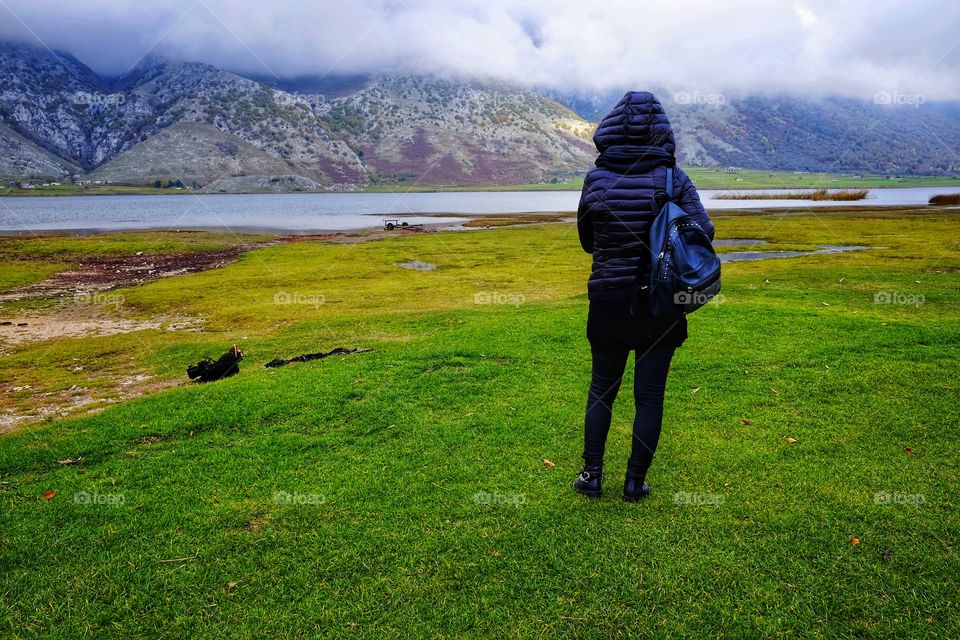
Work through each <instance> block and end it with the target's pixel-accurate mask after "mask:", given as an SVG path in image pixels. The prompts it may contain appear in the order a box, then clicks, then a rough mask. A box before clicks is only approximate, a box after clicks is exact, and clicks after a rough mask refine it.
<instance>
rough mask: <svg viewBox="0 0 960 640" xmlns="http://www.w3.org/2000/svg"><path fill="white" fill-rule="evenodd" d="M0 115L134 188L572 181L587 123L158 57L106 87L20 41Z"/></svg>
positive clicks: (498, 105)
mask: <svg viewBox="0 0 960 640" xmlns="http://www.w3.org/2000/svg"><path fill="white" fill-rule="evenodd" d="M0 117H2V121H3V122H4V123H6V124H7V125H8V127H9V129H10V130H13V131H14V132H16V133H17V134H19V135H20V136H22V137H23V138H26V139H29V140H30V141H32V142H33V143H35V144H36V145H37V146H39V147H42V148H43V149H45V150H47V151H49V152H50V153H51V154H54V155H55V156H57V157H59V158H61V159H63V160H64V161H66V162H68V163H71V164H74V165H76V166H78V167H80V168H82V169H83V170H85V171H88V172H90V173H89V175H87V176H86V178H87V179H94V180H110V181H113V182H125V183H133V184H142V183H144V182H152V181H154V180H156V179H163V180H169V179H180V180H182V181H183V182H184V183H187V184H191V183H197V184H198V185H206V184H209V183H211V182H213V181H216V180H220V179H233V178H238V177H243V176H276V175H291V176H300V177H303V178H306V179H307V180H308V181H313V182H316V183H319V184H321V185H324V186H327V187H343V186H344V185H362V184H366V183H370V182H374V183H378V182H397V183H413V182H419V183H426V184H436V183H446V184H450V183H458V184H500V183H502V184H510V183H521V182H531V181H538V180H549V179H551V178H555V177H567V176H572V175H575V174H576V173H579V172H581V171H582V170H583V169H584V168H585V167H586V166H588V165H589V163H590V161H591V158H592V147H591V145H590V144H589V135H590V133H591V130H592V127H591V125H590V124H589V123H587V122H585V121H584V120H582V119H581V118H579V117H578V116H576V115H575V114H574V113H573V112H572V111H570V110H569V109H567V108H566V107H562V106H560V105H559V104H557V103H555V102H553V101H551V100H549V99H547V98H544V97H542V96H539V95H537V94H535V93H532V92H529V91H524V90H521V89H516V88H510V87H504V86H499V85H493V84H491V85H487V86H479V85H476V84H473V85H471V84H466V83H459V82H451V81H441V80H426V79H422V78H374V79H365V80H363V81H362V82H358V83H355V84H354V86H351V87H350V91H349V92H348V93H347V94H346V95H338V96H330V97H328V96H326V95H324V94H315V93H306V92H304V91H299V90H283V89H281V88H276V87H271V86H268V85H267V84H265V83H262V82H259V81H257V80H251V79H249V78H244V77H241V76H238V75H236V74H233V73H229V72H226V71H222V70H219V69H216V68H214V67H211V66H209V65H204V64H199V63H181V64H170V63H167V62H165V61H162V60H156V59H150V60H145V61H144V62H142V63H141V64H140V65H139V66H138V67H137V68H135V69H133V70H131V71H130V72H128V73H127V74H125V75H124V76H122V77H121V78H119V79H117V80H115V81H112V82H108V81H106V80H104V79H101V78H99V77H97V76H96V74H94V73H93V72H92V71H91V70H89V69H87V68H86V67H84V66H83V65H82V64H81V63H80V62H78V61H77V60H75V59H74V58H72V57H70V56H68V55H66V54H61V53H52V52H49V51H46V50H41V49H36V48H32V47H28V46H25V45H0ZM0 135H2V136H4V137H5V138H6V137H7V136H6V134H4V133H3V132H2V131H0ZM6 144H7V146H11V143H6ZM19 164H21V165H23V166H25V167H31V166H33V165H31V164H29V163H27V162H26V161H21V162H20V163H19ZM45 171H47V169H43V168H39V169H37V170H36V171H35V172H34V173H27V174H25V177H26V176H29V175H43V176H46V173H44V172H45ZM55 173H56V174H57V175H60V174H61V173H62V172H59V171H57V172H55ZM227 182H228V183H229V184H235V183H236V181H235V180H228V181H227Z"/></svg>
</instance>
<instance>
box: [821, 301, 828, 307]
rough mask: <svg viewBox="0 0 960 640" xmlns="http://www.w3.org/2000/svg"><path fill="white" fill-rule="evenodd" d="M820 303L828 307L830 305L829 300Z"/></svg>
mask: <svg viewBox="0 0 960 640" xmlns="http://www.w3.org/2000/svg"><path fill="white" fill-rule="evenodd" d="M820 304H822V305H823V306H825V307H829V306H830V303H829V302H821V303H820Z"/></svg>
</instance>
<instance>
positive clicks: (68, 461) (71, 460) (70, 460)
mask: <svg viewBox="0 0 960 640" xmlns="http://www.w3.org/2000/svg"><path fill="white" fill-rule="evenodd" d="M81 460H83V458H64V459H63V460H57V464H79V462H80V461H81Z"/></svg>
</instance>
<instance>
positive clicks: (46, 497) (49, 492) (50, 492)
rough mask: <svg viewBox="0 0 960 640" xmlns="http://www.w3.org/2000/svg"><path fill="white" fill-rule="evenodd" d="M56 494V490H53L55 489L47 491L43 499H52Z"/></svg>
mask: <svg viewBox="0 0 960 640" xmlns="http://www.w3.org/2000/svg"><path fill="white" fill-rule="evenodd" d="M55 495H57V494H56V493H55V492H53V491H47V492H46V493H44V494H43V499H44V500H50V499H52V498H53V497H54V496H55Z"/></svg>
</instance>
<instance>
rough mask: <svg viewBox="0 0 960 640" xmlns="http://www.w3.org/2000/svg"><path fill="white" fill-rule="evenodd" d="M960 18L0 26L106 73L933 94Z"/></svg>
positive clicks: (210, 17) (342, 12)
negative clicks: (210, 71) (172, 60)
mask: <svg viewBox="0 0 960 640" xmlns="http://www.w3.org/2000/svg"><path fill="white" fill-rule="evenodd" d="M11 12H12V13H13V14H15V15H16V16H17V18H19V19H15V18H14V17H13V16H12V15H11ZM4 14H5V15H4ZM21 21H22V23H21ZM24 25H26V26H24ZM958 26H960V3H957V2H955V1H954V0H915V1H914V2H910V3H904V2H898V1H896V0H848V1H846V2H842V3H838V2H835V1H833V0H803V1H799V0H798V1H791V0H727V1H726V2H722V3H721V2H715V1H713V0H674V1H672V2H670V3H664V2H660V3H645V2H644V3H641V2H637V1H636V0H606V1H605V2H602V3H588V2H583V1H582V0H527V1H526V2H508V1H507V0H486V1H484V0H448V1H440V0H436V1H431V0H354V1H350V2H342V1H337V2H334V1H330V0H323V1H316V0H314V1H312V2H311V1H308V0H271V1H270V2H262V1H260V0H257V1H252V0H163V1H160V0H139V1H138V2H137V3H129V2H125V1H121V0H87V1H86V2H83V3H79V2H76V0H6V1H5V2H4V3H0V37H5V38H11V37H16V38H19V39H28V40H30V39H34V34H35V35H36V36H37V37H39V38H40V39H42V40H43V41H44V42H45V43H47V44H48V45H49V46H51V47H56V48H62V49H65V50H68V51H71V52H73V53H74V54H75V55H77V56H78V57H79V58H80V59H81V60H84V61H85V62H87V63H88V64H90V65H91V66H93V67H94V68H95V69H97V70H99V71H106V72H110V73H119V72H122V71H124V70H125V69H126V68H128V67H129V66H130V65H132V64H134V63H135V62H136V60H137V59H138V58H139V57H140V56H141V55H142V54H143V53H145V52H146V51H147V50H152V51H154V52H155V53H159V54H163V55H167V56H172V57H176V58H185V59H196V60H202V61H206V62H210V63H211V64H215V65H218V66H221V67H225V68H231V69H235V70H238V71H242V72H248V73H257V74H262V75H270V74H278V75H281V76H291V75H300V74H325V73H329V74H345V73H381V72H386V73H391V72H436V73H455V74H460V75H466V76H468V77H469V76H473V77H496V78H502V79H506V80H510V81H514V82H520V83H526V84H537V85H544V86H549V87H554V88H559V89H595V90H605V89H614V88H625V87H633V88H639V87H644V86H655V85H657V86H664V87H667V88H669V89H672V90H690V91H705V92H706V91H711V92H716V91H728V92H741V91H742V92H769V91H791V92H797V93H806V94H844V95H852V96H858V97H864V98H870V97H871V96H873V95H874V93H876V92H877V91H900V92H912V93H921V94H924V95H925V96H926V97H927V99H928V100H935V99H946V98H950V99H960V81H958V80H960V78H958V75H960V74H958V70H960V44H958V43H957V38H958V37H960V29H958ZM27 27H29V29H28V28H27ZM31 31H32V32H33V33H30V32H31ZM34 41H35V40H34Z"/></svg>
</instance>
